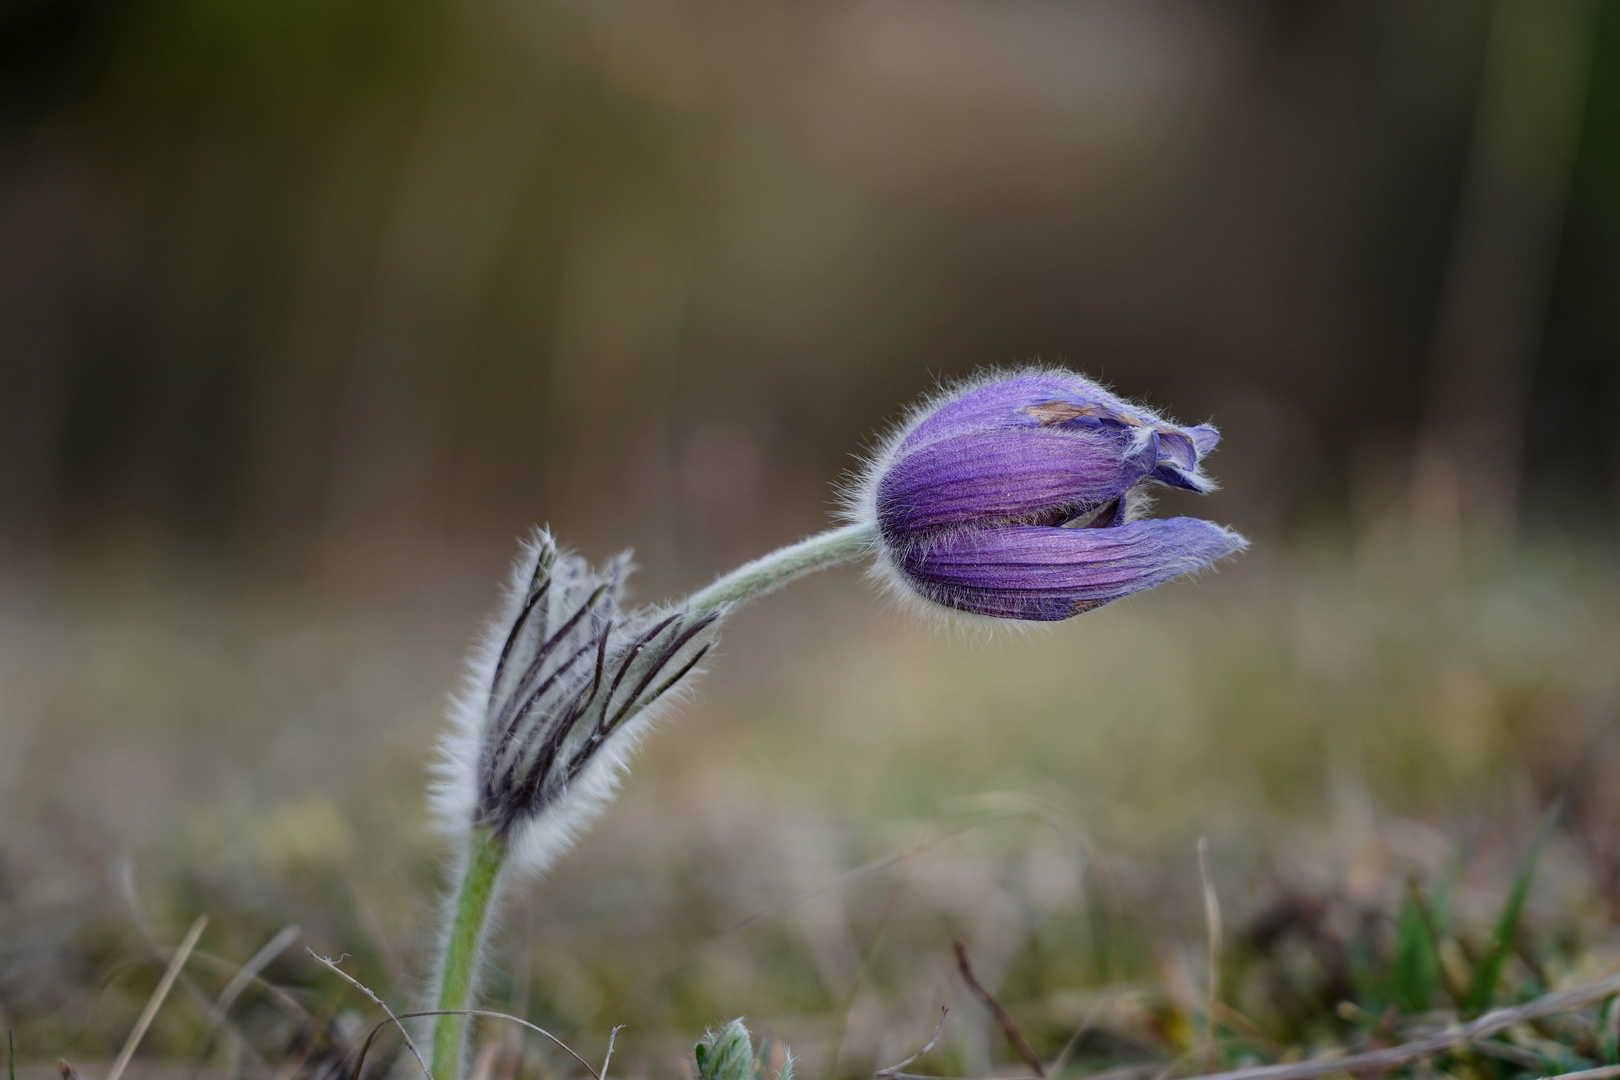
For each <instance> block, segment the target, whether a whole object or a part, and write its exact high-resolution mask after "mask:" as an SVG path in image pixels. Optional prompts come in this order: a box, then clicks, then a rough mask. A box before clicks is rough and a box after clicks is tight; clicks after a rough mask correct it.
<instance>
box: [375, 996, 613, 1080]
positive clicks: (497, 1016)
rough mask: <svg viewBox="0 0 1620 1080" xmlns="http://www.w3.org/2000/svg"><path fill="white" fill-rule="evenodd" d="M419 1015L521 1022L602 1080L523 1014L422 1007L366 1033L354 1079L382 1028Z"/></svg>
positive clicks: (585, 1063) (581, 1059)
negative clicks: (523, 1016) (477, 1017)
mask: <svg viewBox="0 0 1620 1080" xmlns="http://www.w3.org/2000/svg"><path fill="white" fill-rule="evenodd" d="M419 1016H482V1017H486V1018H488V1019H490V1020H510V1021H511V1022H512V1023H514V1024H520V1025H522V1026H523V1027H526V1028H528V1029H529V1030H530V1031H533V1032H536V1033H538V1034H541V1035H544V1036H545V1037H546V1038H548V1039H550V1040H551V1041H552V1042H554V1043H556V1044H557V1045H558V1046H560V1047H562V1049H563V1050H565V1051H566V1052H567V1053H568V1056H569V1057H571V1058H573V1059H574V1060H575V1061H577V1062H579V1063H580V1064H581V1065H583V1066H584V1067H585V1071H586V1072H588V1073H590V1074H591V1077H592V1080H602V1076H601V1074H600V1073H598V1072H597V1071H596V1070H595V1069H593V1068H591V1063H590V1062H588V1061H586V1060H585V1059H584V1058H582V1057H580V1056H579V1055H578V1054H577V1053H575V1052H574V1048H573V1047H572V1046H569V1045H568V1044H567V1043H565V1042H563V1041H562V1040H561V1039H559V1038H557V1036H555V1035H553V1034H552V1033H551V1032H549V1031H547V1030H546V1029H545V1028H543V1027H541V1026H540V1025H539V1024H531V1023H529V1022H528V1021H527V1020H525V1019H523V1018H522V1017H521V1016H513V1015H512V1014H511V1013H503V1012H495V1011H493V1010H491V1009H421V1010H419V1011H416V1012H402V1013H400V1014H398V1015H397V1016H394V1017H393V1018H391V1019H389V1020H384V1021H383V1022H382V1023H380V1024H377V1025H376V1026H374V1027H373V1028H372V1029H371V1031H370V1033H369V1034H367V1035H366V1041H365V1042H364V1043H362V1044H361V1046H360V1056H359V1057H358V1058H357V1059H355V1063H354V1072H353V1074H352V1080H360V1069H361V1067H362V1066H364V1065H365V1063H366V1055H367V1054H368V1053H370V1051H371V1044H372V1041H373V1040H375V1039H376V1038H377V1033H378V1032H380V1031H382V1029H383V1028H385V1027H387V1026H388V1025H389V1024H390V1023H395V1024H397V1023H398V1022H399V1021H401V1020H414V1019H416V1018H417V1017H419ZM402 1030H403V1029H402ZM615 1030H616V1029H615ZM430 1080H431V1078H430Z"/></svg>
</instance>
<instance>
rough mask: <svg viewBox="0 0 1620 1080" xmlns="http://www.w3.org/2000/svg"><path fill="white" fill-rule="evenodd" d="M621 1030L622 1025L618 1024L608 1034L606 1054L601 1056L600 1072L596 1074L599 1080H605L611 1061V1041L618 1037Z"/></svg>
mask: <svg viewBox="0 0 1620 1080" xmlns="http://www.w3.org/2000/svg"><path fill="white" fill-rule="evenodd" d="M623 1030H624V1025H623V1024H618V1025H615V1026H614V1028H613V1030H612V1031H610V1032H608V1045H607V1053H605V1054H603V1055H602V1071H601V1072H600V1073H598V1074H597V1075H598V1076H599V1077H600V1078H601V1080H607V1071H608V1063H609V1062H611V1061H612V1060H613V1041H614V1040H615V1039H617V1038H618V1037H619V1032H621V1031H623Z"/></svg>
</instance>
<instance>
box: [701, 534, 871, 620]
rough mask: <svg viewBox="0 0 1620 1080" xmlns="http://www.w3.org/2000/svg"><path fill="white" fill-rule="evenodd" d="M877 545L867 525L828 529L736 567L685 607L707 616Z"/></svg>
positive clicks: (834, 564) (859, 554)
mask: <svg viewBox="0 0 1620 1080" xmlns="http://www.w3.org/2000/svg"><path fill="white" fill-rule="evenodd" d="M876 544H877V532H876V531H875V530H874V529H872V528H871V527H870V526H868V525H845V526H844V527H843V528H840V529H828V530H827V531H826V532H824V533H817V534H816V535H815V536H812V537H810V538H809V539H808V540H800V541H799V542H798V543H797V544H789V545H788V546H787V547H783V548H777V549H776V550H775V551H773V552H771V553H770V554H769V555H765V556H762V557H761V558H758V559H755V560H754V561H753V562H751V563H745V564H744V565H742V566H739V567H737V569H735V570H733V571H732V572H731V573H729V574H727V575H726V576H724V577H722V578H720V579H719V580H718V581H716V582H715V583H714V584H712V585H710V586H709V587H708V588H706V589H701V590H699V591H698V592H695V593H693V594H692V596H691V597H690V598H689V599H688V600H687V601H686V604H685V607H686V610H687V611H688V612H689V613H690V614H691V615H692V616H693V617H697V616H702V615H707V614H708V613H709V612H711V611H713V610H714V609H715V608H717V607H719V606H720V605H721V604H733V603H737V602H739V601H742V600H749V599H752V598H753V597H755V596H758V595H759V594H761V593H766V592H770V591H771V590H772V589H775V588H778V587H780V586H782V585H786V584H787V583H788V582H790V581H792V580H793V579H794V578H797V577H802V576H803V575H805V574H809V573H812V572H814V571H816V570H823V569H825V568H827V567H829V566H837V565H838V564H839V563H845V562H849V561H850V560H852V559H858V558H860V557H861V556H862V555H864V554H866V552H868V551H870V550H872V548H873V547H874V546H875V545H876Z"/></svg>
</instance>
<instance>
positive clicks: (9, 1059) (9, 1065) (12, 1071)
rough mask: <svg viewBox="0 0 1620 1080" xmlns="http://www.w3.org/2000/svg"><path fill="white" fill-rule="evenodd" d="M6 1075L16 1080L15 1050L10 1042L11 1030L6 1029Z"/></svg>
mask: <svg viewBox="0 0 1620 1080" xmlns="http://www.w3.org/2000/svg"><path fill="white" fill-rule="evenodd" d="M6 1075H7V1076H8V1077H10V1078H11V1080H17V1048H16V1046H14V1045H12V1042H11V1029H10V1028H7V1029H6Z"/></svg>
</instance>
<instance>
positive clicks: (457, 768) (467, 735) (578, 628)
mask: <svg viewBox="0 0 1620 1080" xmlns="http://www.w3.org/2000/svg"><path fill="white" fill-rule="evenodd" d="M630 570H631V566H630V560H629V556H628V554H624V555H620V556H619V557H617V558H615V559H611V560H609V561H608V562H607V563H606V564H605V565H603V566H602V567H601V568H600V569H595V570H593V569H592V568H591V567H590V566H589V565H588V564H587V563H586V562H585V560H584V559H581V558H580V557H579V556H577V555H571V554H568V553H567V552H562V551H559V550H558V548H557V545H556V544H555V542H554V541H553V540H552V538H551V536H550V534H549V533H546V532H538V533H536V534H535V536H534V537H533V539H532V540H531V541H530V542H529V543H528V544H526V545H524V549H523V552H522V554H521V555H520V556H519V557H518V560H517V562H516V564H515V565H514V567H513V575H512V580H511V583H510V585H509V587H508V590H507V597H506V601H505V604H504V606H503V611H502V613H501V615H500V616H499V617H498V618H497V619H496V620H495V621H494V623H492V625H491V628H490V631H489V633H488V634H486V635H485V638H484V641H483V642H482V643H481V645H480V647H479V648H478V649H477V650H476V651H475V653H474V655H473V657H472V659H471V660H470V661H469V664H468V678H467V686H466V689H465V690H464V691H463V693H462V694H461V695H460V696H459V697H458V698H457V700H456V701H455V702H454V705H453V708H452V710H451V713H452V721H453V723H452V730H451V732H450V734H449V735H448V736H447V737H446V739H445V740H444V742H443V744H442V746H441V750H442V754H441V760H440V763H439V767H438V780H437V783H436V784H435V787H434V792H433V796H434V800H433V801H434V807H435V809H436V810H437V812H438V816H439V818H440V820H441V823H442V824H443V825H444V826H445V827H446V829H447V831H449V832H451V833H452V834H455V835H459V834H461V833H465V832H466V830H467V829H468V828H469V827H479V828H483V829H486V830H488V831H489V832H490V833H491V834H493V835H494V836H495V837H496V838H498V839H500V840H501V841H502V842H504V843H505V844H506V845H507V847H508V848H509V849H510V850H511V851H512V853H513V855H514V856H515V857H516V858H517V860H518V861H519V862H526V863H527V864H528V865H529V866H530V867H531V868H540V867H543V866H544V865H545V864H547V863H549V862H550V861H551V860H552V859H553V858H554V857H555V856H556V855H558V854H560V853H561V851H562V850H563V849H565V848H566V847H567V846H568V845H569V844H570V843H571V842H572V840H573V838H574V836H575V834H576V833H577V832H578V831H579V829H580V828H581V827H582V826H583V825H584V824H586V823H587V822H588V821H589V819H590V818H591V817H593V816H594V815H595V813H596V812H597V811H598V810H599V809H600V808H601V806H602V805H603V804H604V803H605V802H606V801H607V799H608V798H609V797H611V795H612V794H613V791H614V788H615V787H616V785H617V783H618V778H619V774H620V773H621V772H622V770H623V768H624V764H625V761H626V758H627V756H628V754H629V752H630V750H631V749H632V748H633V747H634V745H635V743H636V740H637V737H638V734H639V733H640V732H641V731H643V730H645V728H646V725H647V724H648V723H649V722H650V721H651V720H652V719H653V717H654V716H655V714H656V712H657V709H658V707H659V706H661V705H663V704H665V703H667V702H668V700H669V699H670V698H672V697H673V696H674V691H676V690H677V689H679V688H684V686H685V685H687V684H688V683H689V682H690V680H691V677H692V676H693V674H694V673H695V671H696V669H697V667H698V665H699V664H700V663H701V662H702V661H703V659H704V657H705V656H706V655H707V654H708V652H709V650H710V648H712V647H713V645H714V643H715V641H716V639H717V636H718V632H719V625H718V623H719V619H720V617H721V616H722V615H723V614H724V609H723V608H721V609H717V610H715V611H712V612H710V613H708V614H706V615H703V616H701V617H693V616H691V615H689V614H688V613H687V612H686V611H684V610H682V609H681V608H679V607H675V608H669V609H660V608H641V609H634V610H629V611H625V610H621V608H620V603H621V600H622V598H623V593H624V584H625V580H626V579H627V578H628V577H629V575H630Z"/></svg>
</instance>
